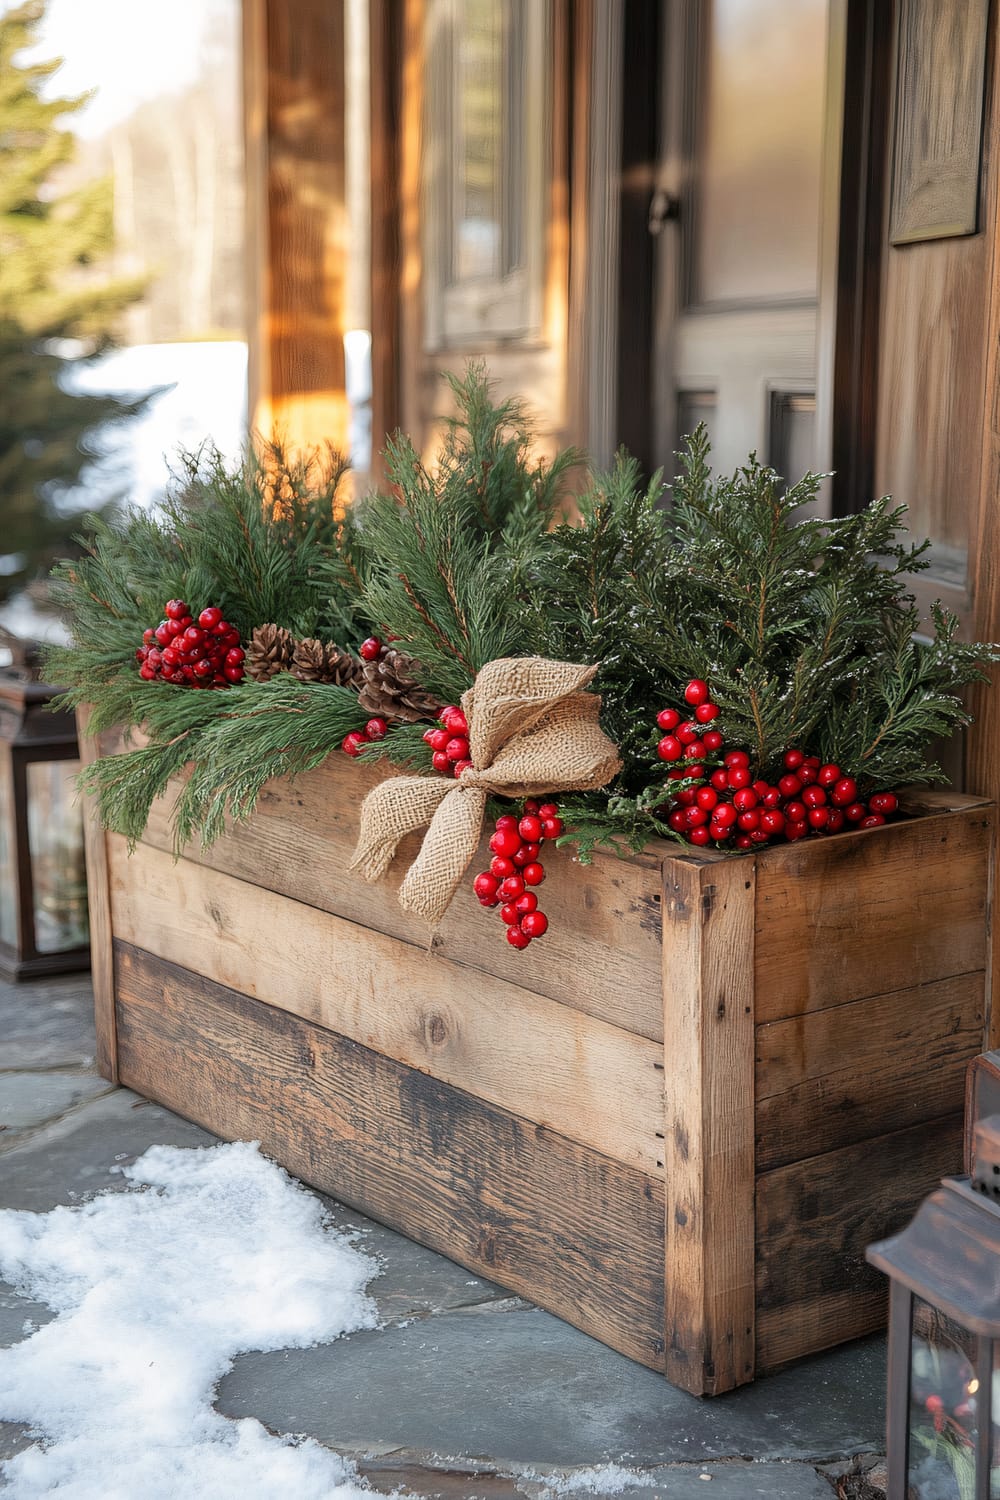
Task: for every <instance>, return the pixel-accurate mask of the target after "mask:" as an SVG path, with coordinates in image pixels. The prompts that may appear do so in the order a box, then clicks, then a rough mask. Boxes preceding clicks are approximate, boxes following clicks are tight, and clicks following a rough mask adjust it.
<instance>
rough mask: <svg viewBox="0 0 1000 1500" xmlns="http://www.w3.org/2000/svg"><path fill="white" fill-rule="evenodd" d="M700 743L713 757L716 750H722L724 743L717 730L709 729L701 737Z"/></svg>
mask: <svg viewBox="0 0 1000 1500" xmlns="http://www.w3.org/2000/svg"><path fill="white" fill-rule="evenodd" d="M701 743H702V744H703V745H704V746H705V749H706V750H709V751H711V753H712V754H713V755H714V754H715V752H716V750H721V749H722V746H723V744H724V743H725V741H724V740H723V737H722V735H721V734H720V732H719V730H718V729H710V730H709V731H708V733H707V734H703V735H702V737H701Z"/></svg>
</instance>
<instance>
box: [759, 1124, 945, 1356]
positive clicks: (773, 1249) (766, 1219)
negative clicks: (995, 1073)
mask: <svg viewBox="0 0 1000 1500" xmlns="http://www.w3.org/2000/svg"><path fill="white" fill-rule="evenodd" d="M961 1169H962V1117H961V1114H960V1113H955V1114H950V1115H947V1116H944V1117H943V1118H940V1119H936V1120H927V1121H924V1122H922V1123H921V1124H919V1125H917V1126H914V1127H912V1128H910V1129H908V1130H898V1131H894V1132H892V1133H891V1134H888V1135H881V1136H878V1137H876V1138H875V1139H870V1140H865V1141H860V1142H859V1143H857V1144H856V1145H853V1146H846V1147H844V1148H843V1149H842V1150H839V1151H830V1152H827V1153H826V1154H825V1155H823V1156H815V1157H810V1158H809V1159H807V1160H805V1161H798V1162H793V1163H791V1164H789V1165H788V1166H784V1167H778V1168H777V1169H776V1170H775V1171H773V1172H765V1173H763V1174H762V1175H761V1176H759V1177H758V1179H757V1315H758V1337H759V1341H760V1342H759V1345H758V1355H759V1356H760V1358H761V1362H762V1364H764V1365H770V1364H772V1363H774V1362H780V1361H781V1360H782V1359H783V1358H788V1357H791V1355H792V1353H797V1354H799V1355H802V1354H805V1353H809V1352H812V1351H814V1350H816V1349H819V1348H823V1347H825V1344H827V1343H828V1344H834V1343H839V1342H841V1341H842V1340H843V1339H844V1338H851V1337H854V1336H855V1335H856V1333H857V1332H859V1331H863V1330H861V1329H859V1328H858V1326H857V1324H856V1323H855V1322H853V1321H851V1320H848V1326H847V1328H846V1330H845V1328H844V1325H843V1323H838V1321H837V1317H836V1315H835V1313H834V1312H833V1311H831V1310H832V1309H838V1308H843V1307H844V1306H847V1305H849V1303H850V1302H853V1300H854V1299H858V1301H859V1303H864V1304H865V1305H867V1306H868V1307H869V1308H870V1309H872V1310H875V1309H878V1308H880V1307H881V1303H880V1302H879V1301H878V1298H879V1297H880V1296H882V1295H883V1293H884V1278H881V1277H880V1275H879V1273H878V1272H877V1271H875V1269H874V1267H872V1266H869V1265H868V1263H867V1261H866V1260H865V1254H864V1252H865V1246H866V1245H869V1244H870V1243H871V1242H872V1241H873V1240H877V1239H883V1238H884V1237H885V1236H886V1235H889V1234H893V1233H895V1231H896V1230H898V1229H900V1228H902V1226H903V1225H904V1224H905V1223H907V1221H908V1220H909V1219H910V1218H911V1217H912V1215H913V1213H914V1211H915V1209H916V1207H917V1205H918V1204H919V1203H920V1201H921V1199H922V1198H924V1197H926V1195H927V1193H928V1192H930V1191H931V1189H932V1188H934V1186H935V1185H936V1183H937V1181H938V1179H939V1178H941V1177H943V1176H946V1175H948V1174H949V1173H953V1172H960V1171H961ZM824 1310H825V1311H824ZM872 1326H875V1325H872ZM817 1338H822V1339H823V1340H824V1342H815V1340H816V1339H817ZM796 1344H797V1347H796ZM779 1348H780V1349H783V1350H784V1351H785V1353H784V1354H780V1355H776V1354H775V1350H777V1349H779Z"/></svg>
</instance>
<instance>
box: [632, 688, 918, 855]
mask: <svg viewBox="0 0 1000 1500" xmlns="http://www.w3.org/2000/svg"><path fill="white" fill-rule="evenodd" d="M684 699H685V702H686V703H687V705H688V707H689V708H693V710H694V713H693V716H692V717H691V718H689V719H687V720H684V719H683V715H682V714H681V713H680V712H679V711H678V710H677V709H676V708H665V709H663V710H662V712H661V713H659V714H657V717H656V722H657V724H658V725H659V727H660V728H661V729H663V730H665V731H666V733H665V734H664V736H663V738H662V739H661V740H660V742H659V744H658V745H657V753H658V755H659V757H660V759H661V760H665V761H668V762H670V763H672V768H671V770H670V771H669V772H668V776H669V778H670V779H671V780H674V781H688V782H691V781H695V782H703V783H704V785H701V786H685V787H683V788H682V789H681V790H680V791H678V792H675V793H674V794H673V796H672V797H671V811H670V813H669V814H668V816H667V823H668V825H669V826H670V828H672V829H673V830H674V832H675V833H679V834H681V835H683V837H684V838H686V839H687V841H688V843H691V844H695V845H699V846H703V845H705V844H709V843H714V844H718V845H722V846H725V845H728V844H730V843H732V845H733V846H734V847H735V848H737V849H750V848H752V847H753V845H754V844H767V843H770V842H771V840H772V839H778V838H784V839H787V840H789V841H792V842H794V841H795V840H796V839H800V838H804V837H805V836H806V835H807V834H810V833H816V834H828V833H840V832H841V831H842V830H843V829H844V828H846V827H848V826H850V825H854V826H858V827H861V828H877V827H879V826H880V824H882V823H884V822H885V821H886V819H887V818H889V817H891V816H892V814H893V813H894V812H895V811H896V809H897V807H898V806H899V803H898V800H897V798H896V797H895V795H894V794H893V793H892V792H875V793H873V794H872V795H871V796H870V797H869V798H868V801H867V803H865V802H864V801H862V800H861V799H860V798H859V797H858V785H857V782H856V781H855V779H854V777H853V776H845V775H844V773H843V772H842V771H841V769H840V767H839V766H837V765H834V764H833V763H832V762H831V763H829V764H827V765H823V763H822V762H821V761H820V758H819V756H818V755H806V754H805V752H804V751H803V750H796V749H792V750H786V751H785V755H784V771H785V774H784V775H783V776H781V777H780V778H779V780H778V784H777V785H776V786H772V784H771V783H770V782H768V781H765V780H763V779H758V780H756V781H755V780H754V777H753V773H752V771H751V769H750V757H749V755H748V754H747V752H746V751H745V750H730V751H728V752H727V753H726V754H721V752H722V749H723V746H724V744H725V740H724V737H723V735H722V733H721V731H720V730H718V729H711V728H710V729H706V727H705V726H706V725H711V724H713V723H714V721H715V719H717V718H718V715H719V710H718V707H717V706H716V705H715V704H714V703H713V702H712V701H711V697H710V694H709V690H708V684H707V683H705V682H702V681H701V679H700V678H694V679H693V680H692V681H691V682H689V683H688V685H687V687H686V688H685V690H684ZM713 762H714V765H713Z"/></svg>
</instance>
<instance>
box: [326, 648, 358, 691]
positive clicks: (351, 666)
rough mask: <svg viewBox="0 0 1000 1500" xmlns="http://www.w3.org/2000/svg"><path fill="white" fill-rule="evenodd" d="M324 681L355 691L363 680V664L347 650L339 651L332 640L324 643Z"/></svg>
mask: <svg viewBox="0 0 1000 1500" xmlns="http://www.w3.org/2000/svg"><path fill="white" fill-rule="evenodd" d="M326 674H327V675H326V679H325V680H326V681H327V682H332V683H334V684H335V685H336V686H337V687H346V688H353V689H354V691H355V692H357V691H358V689H359V688H360V687H361V684H362V683H363V682H364V680H365V664H364V662H362V661H358V658H357V657H356V656H352V655H351V653H350V652H349V651H341V649H340V647H339V646H335V645H334V643H333V642H332V641H327V643H326Z"/></svg>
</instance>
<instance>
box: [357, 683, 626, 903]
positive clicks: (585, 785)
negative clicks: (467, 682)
mask: <svg viewBox="0 0 1000 1500" xmlns="http://www.w3.org/2000/svg"><path fill="white" fill-rule="evenodd" d="M596 671H597V668H596V667H580V666H575V665H574V664H573V663H572V662H563V661H546V659H545V658H544V657H541V656H524V657H503V658H501V659H500V660H498V661H491V662H490V663H489V664H488V665H487V666H485V667H483V669H482V671H481V672H480V673H479V675H478V676H477V678H476V681H475V684H474V685H473V687H471V688H470V689H469V691H468V692H467V693H466V694H465V695H464V697H463V698H462V708H463V709H464V711H465V716H466V718H467V719H468V721H469V754H470V757H471V759H472V765H471V766H470V767H469V768H468V769H466V770H465V771H463V772H462V777H461V780H460V781H451V782H449V781H446V780H444V779H443V778H440V777H430V776H394V777H391V778H390V779H389V780H388V781H383V782H382V783H381V784H380V785H379V786H377V787H375V789H374V790H373V791H371V792H369V793H368V796H367V797H366V798H365V801H364V805H363V806H362V809H361V834H360V837H359V839H358V847H357V849H356V851H355V854H354V860H353V862H352V867H353V868H354V869H360V870H361V873H362V874H363V875H364V877H365V879H366V880H379V879H381V877H382V876H383V875H384V874H385V872H386V870H387V869H388V868H389V865H390V864H391V863H392V859H393V856H394V855H395V853H396V849H397V847H398V845H399V843H400V840H401V839H403V838H405V837H406V835H407V834H408V833H412V832H413V831H414V830H415V829H418V828H424V827H426V828H427V833H426V835H425V837H424V841H423V844H422V846H421V849H420V853H419V854H418V855H417V857H416V859H415V860H414V861H413V864H412V865H411V866H410V868H409V871H408V872H407V875H406V879H405V880H404V881H403V884H402V887H401V888H400V892H399V904H400V906H402V907H403V908H404V910H406V911H412V912H416V913H417V914H418V915H419V916H421V917H425V918H426V919H427V921H428V922H432V923H435V924H436V923H438V922H440V920H441V918H442V917H443V916H444V914H445V912H446V911H447V909H448V905H449V903H450V901H451V898H452V896H453V895H454V894H455V891H456V890H457V888H458V884H459V881H460V880H461V879H462V876H463V875H464V874H465V871H466V870H467V869H468V866H469V863H470V861H471V859H472V857H473V855H474V854H475V852H476V849H477V848H478V846H479V839H480V835H481V833H482V827H483V814H484V813H485V810H486V799H487V797H488V796H489V795H490V794H491V793H498V794H500V795H503V796H507V797H534V796H538V795H540V794H542V793H545V792H557V791H558V792H570V791H573V792H586V791H593V790H594V789H595V788H596V787H600V786H605V785H606V784H607V782H609V781H610V780H611V779H612V777H613V776H615V775H616V774H617V773H618V771H619V770H620V769H621V761H620V760H619V758H618V752H617V750H616V749H615V747H614V745H613V744H612V743H611V741H610V740H609V739H608V737H607V735H606V734H605V733H604V731H603V730H602V729H601V727H600V724H599V723H598V714H599V713H600V708H601V700H600V698H598V697H597V696H596V695H595V694H593V693H586V692H584V691H583V689H584V688H585V687H586V686H587V684H588V683H589V682H590V681H591V679H592V678H593V676H594V674H595V673H596ZM428 825H429V826H428Z"/></svg>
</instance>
